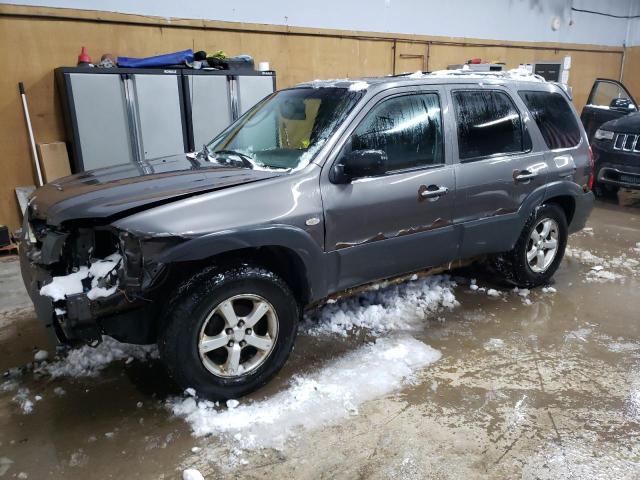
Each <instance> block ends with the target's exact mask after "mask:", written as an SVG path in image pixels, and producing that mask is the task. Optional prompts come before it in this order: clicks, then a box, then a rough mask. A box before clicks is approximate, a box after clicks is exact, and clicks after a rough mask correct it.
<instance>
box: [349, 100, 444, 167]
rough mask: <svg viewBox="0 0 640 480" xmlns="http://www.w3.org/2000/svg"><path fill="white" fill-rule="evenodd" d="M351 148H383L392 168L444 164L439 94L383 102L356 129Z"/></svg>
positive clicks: (388, 163)
mask: <svg viewBox="0 0 640 480" xmlns="http://www.w3.org/2000/svg"><path fill="white" fill-rule="evenodd" d="M351 149H352V150H383V151H384V152H385V153H386V154H387V166H388V168H387V169H388V170H389V171H394V170H403V169H407V168H415V167H422V166H429V165H437V164H442V163H444V155H443V142H442V119H441V116H440V99H439V98H438V95H437V94H435V93H423V94H414V95H404V96H398V97H392V98H390V99H388V100H384V101H382V102H381V103H379V104H378V105H376V106H375V107H373V108H372V109H371V111H370V112H369V113H368V114H367V116H366V117H365V118H364V119H363V120H362V123H360V125H358V127H357V128H356V130H355V131H354V133H353V136H352V137H351Z"/></svg>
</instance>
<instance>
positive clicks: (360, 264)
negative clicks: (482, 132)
mask: <svg viewBox="0 0 640 480" xmlns="http://www.w3.org/2000/svg"><path fill="white" fill-rule="evenodd" d="M442 94H443V92H442V91H441V90H440V89H438V88H437V87H436V88H434V87H431V88H430V89H428V90H420V89H417V87H416V88H414V89H412V90H409V89H394V90H393V91H391V92H387V93H385V94H384V95H383V97H382V98H380V99H379V100H378V101H377V102H375V103H374V104H373V106H372V107H371V108H370V109H369V110H368V111H367V112H361V114H360V115H359V116H358V118H357V120H356V124H357V125H356V126H355V127H353V128H352V129H351V130H350V131H349V132H348V133H347V134H346V136H345V140H344V143H343V146H342V147H341V149H340V151H339V153H338V155H337V156H336V157H335V159H329V161H328V162H327V163H326V164H325V169H324V170H327V171H323V183H322V187H321V190H322V201H323V204H324V209H325V227H326V234H325V235H326V239H325V248H326V250H327V251H328V252H334V253H335V254H336V255H337V256H338V269H337V270H338V271H337V272H336V273H337V275H336V278H335V280H334V285H332V287H333V289H335V290H342V289H344V288H348V287H352V286H355V285H359V284H362V283H367V282H369V281H372V280H376V279H382V278H387V277H391V276H394V275H399V274H403V273H407V272H410V271H414V270H418V269H421V268H425V267H428V266H433V265H438V264H440V263H442V262H445V261H448V260H452V259H453V258H454V257H455V253H456V249H457V246H456V242H455V238H454V234H453V227H452V226H451V220H452V213H453V201H454V197H455V177H454V171H453V168H452V166H451V165H450V163H449V162H447V161H446V160H445V158H446V156H445V141H444V129H443V118H442V105H443V98H442ZM355 150H382V151H384V152H385V154H386V156H387V168H386V172H385V173H384V174H382V175H379V176H376V177H365V178H356V179H353V180H352V181H351V182H350V183H348V184H334V183H332V182H331V181H330V178H329V177H330V176H329V174H328V173H329V172H328V171H330V169H331V168H332V165H333V163H334V162H335V161H337V160H338V159H339V158H340V156H341V155H344V154H346V153H348V152H350V151H355Z"/></svg>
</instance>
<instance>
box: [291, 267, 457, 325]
mask: <svg viewBox="0 0 640 480" xmlns="http://www.w3.org/2000/svg"><path fill="white" fill-rule="evenodd" d="M455 286H456V283H455V282H454V281H452V280H451V279H450V278H449V276H446V275H436V276H430V277H424V278H420V279H418V278H417V277H414V279H413V280H411V281H408V282H405V283H401V284H396V285H390V286H385V285H384V284H379V285H376V286H374V287H372V290H369V291H366V292H364V293H362V294H360V295H357V296H355V297H349V298H344V299H340V300H338V301H335V302H333V303H327V304H326V305H325V306H324V307H322V308H321V309H319V310H317V311H315V312H312V313H311V314H308V315H307V318H306V319H305V324H304V327H303V328H304V330H305V331H306V332H307V333H309V334H311V335H322V334H328V333H337V334H339V335H343V336H346V335H347V334H348V333H349V332H351V331H352V330H354V329H366V330H370V331H371V332H372V333H374V334H380V333H383V332H388V331H392V330H415V329H417V328H419V327H420V326H422V325H424V320H425V319H426V318H427V317H428V316H429V315H430V314H432V313H435V312H437V311H439V310H441V309H442V308H448V309H451V308H454V307H457V306H458V305H459V303H458V301H457V300H456V298H455V296H454V294H453V288H454V287H455Z"/></svg>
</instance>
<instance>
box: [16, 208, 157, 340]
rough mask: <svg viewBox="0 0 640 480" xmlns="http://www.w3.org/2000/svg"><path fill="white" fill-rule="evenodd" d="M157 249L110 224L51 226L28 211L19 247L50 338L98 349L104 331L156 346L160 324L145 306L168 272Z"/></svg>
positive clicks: (24, 271) (26, 277) (28, 283)
mask: <svg viewBox="0 0 640 480" xmlns="http://www.w3.org/2000/svg"><path fill="white" fill-rule="evenodd" d="M145 248H146V250H147V253H148V254H149V255H147V256H145ZM153 249H154V246H153V244H151V245H144V242H142V241H141V240H140V239H139V238H137V237H135V236H133V235H131V234H130V233H128V232H123V231H118V230H117V229H115V228H114V227H112V226H111V225H108V224H107V225H100V224H89V223H87V222H85V223H84V224H74V223H73V222H68V223H67V224H65V225H62V226H60V227H52V226H49V225H47V224H46V222H45V220H42V219H39V218H33V217H32V216H31V215H30V214H29V212H27V215H25V222H24V225H23V228H22V238H21V242H20V264H21V270H22V277H23V280H24V283H25V285H26V287H27V290H28V292H29V295H30V297H31V299H32V300H33V303H34V307H35V310H36V314H37V316H38V318H39V319H40V320H41V321H42V322H43V323H44V325H45V326H46V327H47V329H48V331H49V333H50V335H51V337H52V338H53V339H55V340H56V341H57V342H60V343H77V342H86V343H89V344H98V343H99V342H100V341H101V338H102V335H103V334H107V335H110V336H113V337H114V338H116V339H118V340H121V341H125V342H130V343H141V344H144V343H152V342H153V341H154V338H155V328H156V325H155V322H154V321H153V319H152V317H153V315H154V313H152V312H151V311H150V310H151V309H150V308H146V307H148V306H149V305H150V304H151V303H152V301H151V298H149V297H148V295H153V291H154V285H156V284H157V281H158V280H159V279H160V278H161V277H162V273H163V271H164V266H163V265H162V264H160V263H157V262H154V261H153V255H152V253H153ZM145 257H146V258H145Z"/></svg>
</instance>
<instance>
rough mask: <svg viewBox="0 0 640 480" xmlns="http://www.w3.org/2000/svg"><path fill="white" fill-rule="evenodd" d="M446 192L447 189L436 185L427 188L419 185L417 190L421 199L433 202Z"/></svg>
mask: <svg viewBox="0 0 640 480" xmlns="http://www.w3.org/2000/svg"><path fill="white" fill-rule="evenodd" d="M448 192H449V189H448V188H447V187H440V186H438V185H429V186H428V187H425V186H424V185H421V186H420V188H419V189H418V194H419V195H420V198H421V199H422V198H431V199H433V200H437V199H438V198H440V197H441V196H443V195H446V194H447V193H448Z"/></svg>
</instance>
